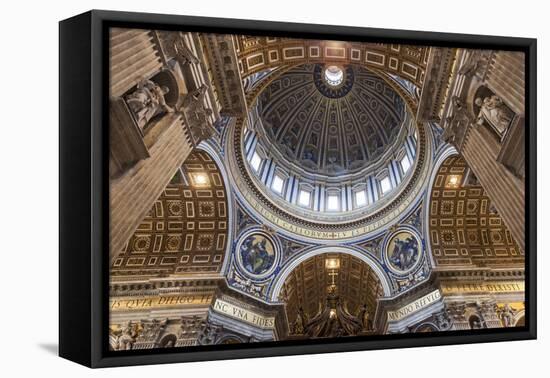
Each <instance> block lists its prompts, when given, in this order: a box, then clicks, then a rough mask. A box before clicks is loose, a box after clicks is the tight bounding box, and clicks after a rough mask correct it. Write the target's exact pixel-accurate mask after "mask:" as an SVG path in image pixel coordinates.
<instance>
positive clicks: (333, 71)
mask: <svg viewBox="0 0 550 378" xmlns="http://www.w3.org/2000/svg"><path fill="white" fill-rule="evenodd" d="M324 75H325V81H326V82H327V84H328V85H330V86H331V87H337V86H338V85H340V84H342V81H344V71H343V70H342V69H341V68H340V67H338V66H328V67H327V68H325V73H324Z"/></svg>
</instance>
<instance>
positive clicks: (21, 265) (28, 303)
mask: <svg viewBox="0 0 550 378" xmlns="http://www.w3.org/2000/svg"><path fill="white" fill-rule="evenodd" d="M269 3H270V4H269V5H268V2H267V1H254V2H252V1H251V2H246V1H241V0H187V1H184V0H180V1H174V0H172V1H162V0H159V1H151V0H125V1H114V0H111V1H106V0H95V1H89V0H80V1H71V2H69V1H67V2H65V4H61V2H58V3H56V2H53V1H25V0H7V1H4V2H2V6H1V8H2V10H1V14H2V21H1V23H0V28H1V30H2V33H1V36H2V38H1V41H2V43H1V51H2V54H1V59H0V73H1V77H2V80H1V85H0V98H1V101H0V104H1V105H0V109H1V113H0V114H1V118H0V125H1V126H0V129H1V133H0V135H1V140H0V143H1V145H0V164H1V167H0V172H1V173H2V176H1V177H2V179H1V180H2V181H1V185H0V201H1V202H0V204H1V206H0V211H1V213H0V214H1V216H0V219H1V220H0V222H1V226H0V230H1V231H0V236H1V243H0V246H1V251H0V280H1V281H0V287H1V289H0V290H1V298H0V303H1V304H0V309H1V310H0V317H1V321H0V338H1V341H0V349H1V350H0V361H2V363H1V364H0V375H2V376H4V377H15V376H23V375H24V376H31V377H32V376H43V375H47V376H71V377H74V376H77V377H80V376H82V377H84V376H95V377H98V376H102V377H115V376H116V377H125V376H132V377H150V376H161V377H169V376H186V377H199V376H200V377H201V378H206V377H214V376H218V377H228V376H239V377H241V376H242V377H252V376H257V375H259V376H261V377H262V378H268V377H285V376H286V377H290V376H300V375H304V376H307V377H315V376H320V377H329V376H332V377H344V376H349V377H365V376H377V375H382V374H383V375H389V376H397V375H400V376H407V377H416V376H423V377H440V376H442V375H443V374H445V376H446V377H449V378H450V377H464V376H465V375H468V376H493V377H496V376H506V377H513V376H524V374H525V375H528V374H529V373H535V372H537V371H541V370H542V368H543V367H545V366H546V367H547V366H548V350H550V343H549V342H548V337H549V335H548V326H547V324H548V323H545V320H546V319H547V318H548V310H549V308H548V301H545V300H544V296H545V295H547V289H548V282H549V280H548V277H544V276H545V273H546V275H548V274H550V273H549V270H550V266H549V264H548V261H549V259H548V257H547V256H546V254H547V253H546V252H548V251H545V246H544V245H541V247H540V248H539V254H538V256H539V340H538V341H527V342H505V343H495V344H478V345H459V346H448V347H435V348H415V349H403V350H389V351H371V352H355V353H345V354H342V353H339V354H324V355H311V356H296V357H278V358H268V359H253V360H237V361H221V362H209V363H192V364H173V365H163V366H145V367H132V368H116V369H107V370H99V371H98V370H95V371H93V370H89V369H85V368H83V367H80V366H78V365H76V364H74V363H72V362H69V361H65V360H62V359H60V358H59V357H57V356H56V348H57V263H58V258H57V248H58V227H57V224H58V200H57V196H58V123H57V122H58V117H57V115H58V112H57V106H58V102H57V91H58V25H57V22H58V21H59V20H61V19H64V18H68V17H70V16H73V15H75V14H78V13H82V12H84V11H87V10H89V9H91V8H96V9H112V10H127V11H141V12H156V13H175V14H188V15H197V16H218V17H233V18H249V19H259V20H261V19H269V20H274V21H294V22H309V23H327V24H341V25H350V26H372V27H382V28H397V29H413V30H427V31H441V32H464V33H475V34H494V35H510V36H524V37H536V38H538V39H539V45H538V51H539V59H538V67H539V71H538V108H539V117H538V125H539V126H538V135H539V139H540V140H550V132H549V128H548V127H547V125H546V122H545V121H548V120H547V119H545V118H546V117H543V116H544V114H543V111H544V110H543V109H544V107H543V105H544V104H546V103H547V102H548V88H549V86H550V83H549V82H548V78H549V75H548V71H546V70H547V69H548V64H549V63H550V62H549V61H548V59H546V60H545V59H544V58H548V51H549V46H548V42H549V40H550V28H549V27H548V24H549V22H550V21H549V20H548V17H547V16H548V9H544V8H545V5H546V4H545V2H543V1H527V0H522V1H519V0H516V1H510V2H505V1H504V0H497V1H492V0H491V1H480V0H475V1H470V0H461V1H455V2H453V4H452V5H451V3H450V2H449V3H447V2H445V1H441V0H434V1H421V0H418V1H410V0H409V1H407V0H393V1H376V2H375V1H370V2H369V1H358V0H355V1H352V0H341V1H330V2H322V1H299V0H276V1H271V2H269ZM75 127H78V125H75ZM547 148H548V147H546V146H544V145H542V144H541V145H539V156H538V158H539V167H540V169H539V174H538V175H539V193H540V195H541V197H542V195H544V194H547V193H548V189H547V188H548V187H549V186H550V174H549V173H550V172H549V171H548V165H549V164H550V158H549V155H548V154H545V153H544V152H545V149H547ZM548 205H549V203H548V201H547V200H544V201H543V200H542V199H541V200H540V201H539V207H538V208H539V235H545V234H546V233H547V232H548V231H547V227H548V226H549V223H548V220H547V219H546V218H545V217H542V214H548V213H549V210H550V209H549V207H548ZM540 244H542V243H539V245H540ZM545 348H546V351H545ZM444 372H445V373H444ZM541 374H548V372H546V373H542V372H541V373H540V374H536V375H535V376H541Z"/></svg>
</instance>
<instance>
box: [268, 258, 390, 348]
mask: <svg viewBox="0 0 550 378" xmlns="http://www.w3.org/2000/svg"><path fill="white" fill-rule="evenodd" d="M383 294H384V290H383V288H382V284H381V281H380V279H379V278H378V275H377V274H376V273H375V272H374V270H373V269H372V268H371V267H370V266H369V265H368V264H367V263H365V262H364V261H362V260H361V259H359V258H358V257H355V256H352V255H350V254H345V253H330V252H329V253H322V254H318V255H315V256H313V257H310V258H308V259H306V260H305V261H303V262H301V263H300V264H298V265H297V266H296V267H295V268H294V269H293V270H292V271H291V272H290V274H289V275H288V276H287V277H286V279H285V281H284V284H283V287H282V290H281V294H280V296H279V299H280V300H281V301H282V302H284V303H285V305H286V312H287V318H288V321H289V325H290V335H291V337H308V338H320V337H340V336H354V335H361V334H371V333H374V332H375V330H374V329H373V325H372V319H373V318H374V314H375V311H376V306H377V304H378V298H380V297H382V296H383Z"/></svg>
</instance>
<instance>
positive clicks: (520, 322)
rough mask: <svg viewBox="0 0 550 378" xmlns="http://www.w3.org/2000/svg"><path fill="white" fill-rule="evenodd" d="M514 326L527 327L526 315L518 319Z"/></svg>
mask: <svg viewBox="0 0 550 378" xmlns="http://www.w3.org/2000/svg"><path fill="white" fill-rule="evenodd" d="M514 327H525V315H522V316H521V317H520V318H519V319H518V320H517V321H516V324H515V325H514Z"/></svg>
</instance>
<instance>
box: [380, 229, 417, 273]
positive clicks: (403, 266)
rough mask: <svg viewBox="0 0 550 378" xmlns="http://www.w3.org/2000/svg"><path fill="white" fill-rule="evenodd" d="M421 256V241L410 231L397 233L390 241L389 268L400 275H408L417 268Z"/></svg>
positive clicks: (388, 251) (388, 243)
mask: <svg viewBox="0 0 550 378" xmlns="http://www.w3.org/2000/svg"><path fill="white" fill-rule="evenodd" d="M420 254H421V243H420V240H419V239H418V237H417V236H416V235H414V234H413V233H412V232H410V231H407V230H400V231H397V232H395V233H394V234H393V235H391V236H390V238H389V239H388V242H387V245H386V260H387V262H388V265H389V267H390V268H391V269H392V270H394V271H396V272H398V273H406V272H409V271H410V270H412V269H413V268H414V267H416V265H417V264H418V262H419V261H420Z"/></svg>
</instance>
